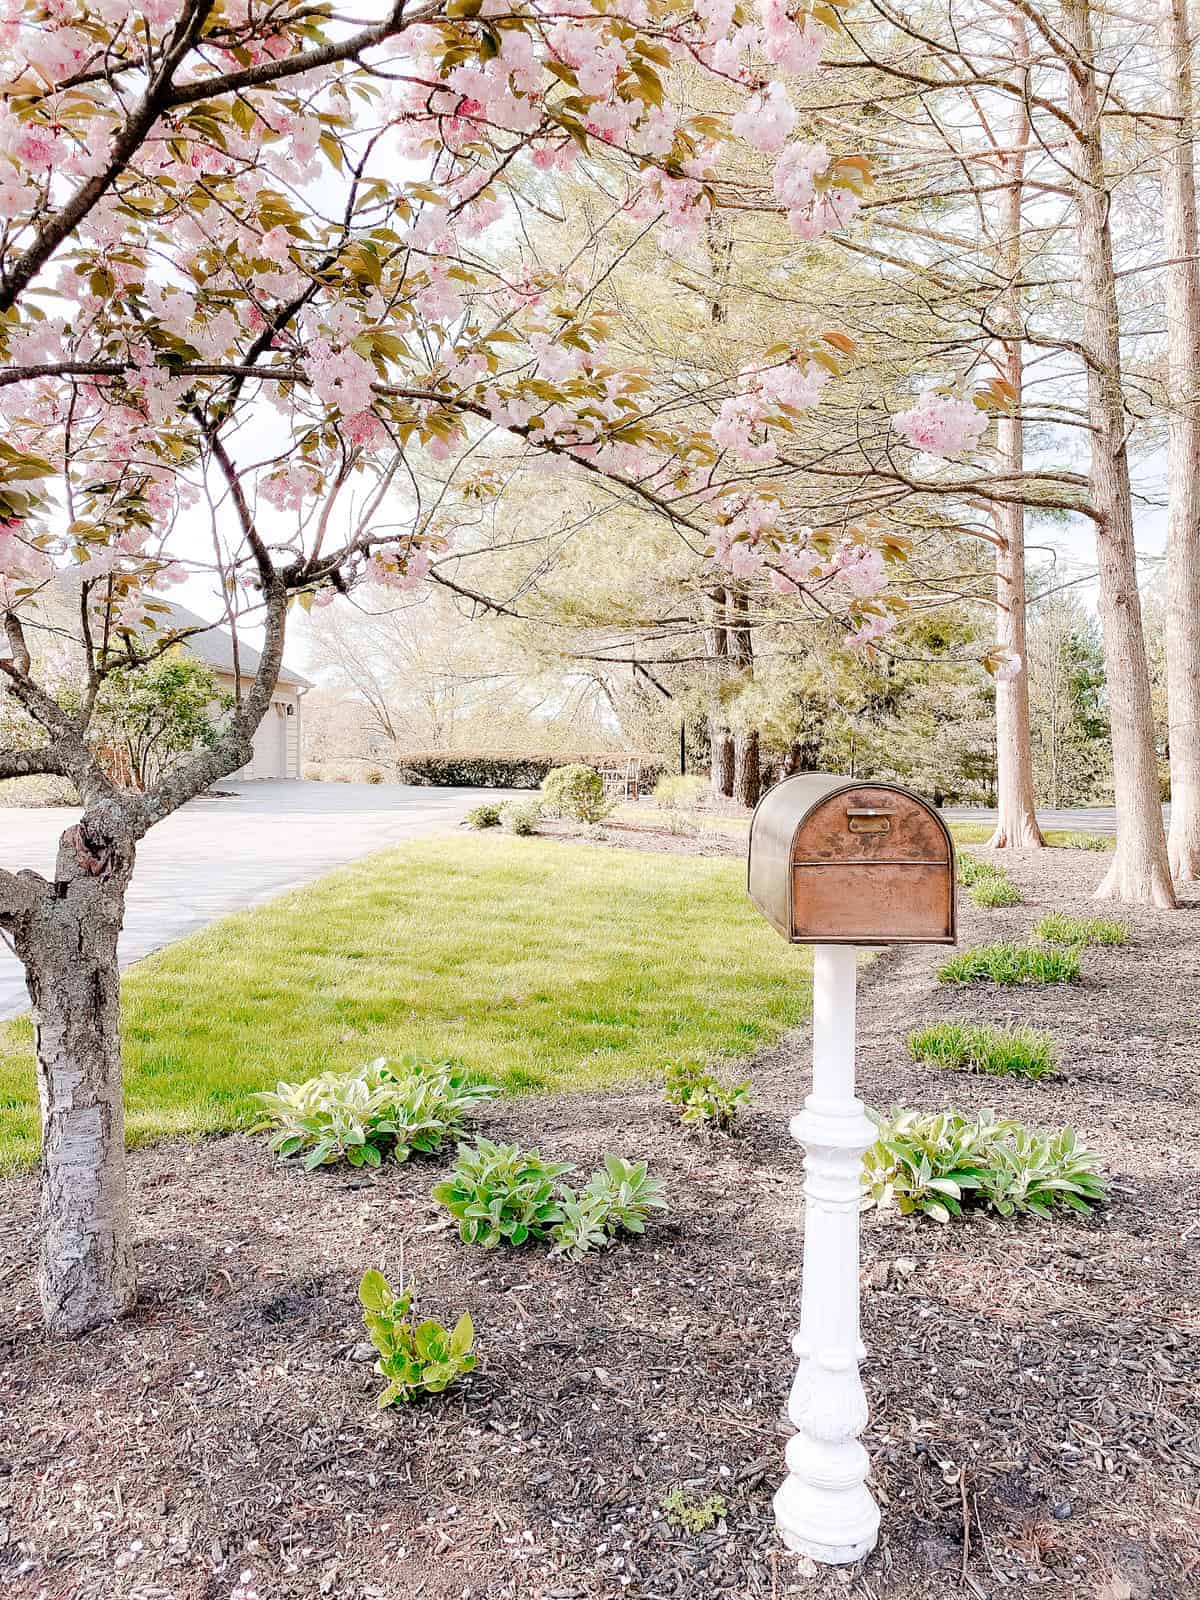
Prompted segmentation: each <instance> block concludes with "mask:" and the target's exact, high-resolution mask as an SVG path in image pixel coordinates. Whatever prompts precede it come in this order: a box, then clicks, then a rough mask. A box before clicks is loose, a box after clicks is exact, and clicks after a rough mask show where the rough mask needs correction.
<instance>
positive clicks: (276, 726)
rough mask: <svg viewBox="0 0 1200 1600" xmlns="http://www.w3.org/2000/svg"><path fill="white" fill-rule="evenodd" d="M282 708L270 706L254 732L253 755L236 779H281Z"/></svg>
mask: <svg viewBox="0 0 1200 1600" xmlns="http://www.w3.org/2000/svg"><path fill="white" fill-rule="evenodd" d="M282 710H283V707H282V706H279V705H272V706H270V707H269V708H268V710H267V714H266V716H265V717H264V718H263V719H262V721H261V722H260V723H259V725H258V727H257V728H256V729H255V730H254V754H253V756H251V758H250V760H249V761H248V762H247V764H246V765H245V766H244V767H243V768H242V769H241V771H240V772H237V773H235V774H234V776H235V777H238V778H282V777H283V776H284V756H283V734H284V727H285V724H284V719H283V717H282V715H281V714H280V713H281V712H282Z"/></svg>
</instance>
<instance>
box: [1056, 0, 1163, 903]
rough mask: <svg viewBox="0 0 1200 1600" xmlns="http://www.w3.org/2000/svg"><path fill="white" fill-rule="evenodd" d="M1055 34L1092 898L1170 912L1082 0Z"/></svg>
mask: <svg viewBox="0 0 1200 1600" xmlns="http://www.w3.org/2000/svg"><path fill="white" fill-rule="evenodd" d="M1062 16H1063V32H1064V34H1065V35H1066V37H1067V39H1068V41H1069V42H1070V44H1071V45H1072V46H1073V47H1074V55H1073V56H1072V57H1070V58H1068V59H1067V60H1066V61H1065V62H1064V69H1065V74H1066V79H1067V106H1068V110H1069V112H1070V114H1071V116H1072V118H1073V119H1074V121H1075V123H1076V126H1077V128H1078V129H1079V132H1078V135H1077V136H1076V138H1075V140H1074V141H1073V143H1074V150H1073V156H1074V161H1073V165H1074V166H1075V168H1076V172H1075V177H1076V207H1077V216H1078V224H1079V227H1078V245H1079V250H1078V255H1079V264H1080V265H1079V270H1080V286H1081V290H1082V299H1083V343H1084V345H1085V347H1086V349H1087V351H1088V355H1089V361H1088V373H1087V381H1088V413H1089V420H1090V422H1091V428H1092V432H1091V435H1090V438H1091V451H1092V461H1091V491H1092V499H1093V503H1094V505H1095V508H1096V511H1097V513H1098V514H1099V519H1100V520H1099V523H1098V525H1097V530H1096V555H1097V563H1098V566H1099V575H1100V596H1099V611H1100V623H1101V627H1102V628H1103V630H1104V657H1105V667H1106V671H1107V676H1108V690H1109V700H1110V704H1111V706H1112V747H1113V785H1114V788H1115V791H1116V802H1117V848H1116V851H1115V853H1114V855H1113V861H1112V866H1111V867H1110V868H1109V870H1108V872H1107V873H1106V874H1105V876H1104V880H1103V882H1102V883H1101V885H1100V887H1099V888H1098V889H1097V891H1096V895H1097V898H1099V899H1111V900H1127V901H1130V902H1132V903H1134V904H1138V905H1155V906H1164V907H1171V908H1173V907H1174V905H1175V891H1174V888H1173V887H1172V884H1171V869H1170V866H1169V865H1168V862H1167V841H1166V836H1165V834H1164V832H1163V825H1162V808H1161V803H1160V800H1159V792H1158V761H1157V758H1156V756H1155V749H1154V714H1153V709H1152V705H1151V699H1150V672H1149V668H1148V666H1147V663H1146V643H1145V638H1144V636H1143V633H1142V607H1141V600H1140V597H1139V595H1138V585H1137V558H1136V549H1135V545H1134V537H1133V504H1132V498H1131V495H1130V487H1129V457H1128V453H1127V451H1126V446H1125V438H1126V431H1127V430H1126V418H1125V411H1124V406H1123V403H1122V393H1121V348H1120V339H1119V325H1118V311H1117V290H1116V278H1115V275H1114V271H1113V253H1112V235H1111V233H1110V230H1109V195H1108V192H1107V185H1106V180H1105V171H1104V150H1103V146H1102V142H1101V128H1100V103H1099V95H1098V93H1097V88H1096V75H1095V69H1094V68H1093V67H1092V65H1091V63H1092V62H1093V60H1094V48H1093V40H1092V26H1091V13H1090V9H1089V0H1067V3H1066V4H1064V6H1063V12H1062Z"/></svg>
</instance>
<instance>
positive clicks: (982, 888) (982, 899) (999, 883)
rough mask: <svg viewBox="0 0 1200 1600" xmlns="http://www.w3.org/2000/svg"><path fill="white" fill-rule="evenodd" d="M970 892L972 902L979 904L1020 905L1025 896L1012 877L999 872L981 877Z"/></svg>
mask: <svg viewBox="0 0 1200 1600" xmlns="http://www.w3.org/2000/svg"><path fill="white" fill-rule="evenodd" d="M970 893H971V901H972V904H974V905H977V906H1019V905H1020V904H1021V901H1022V898H1023V896H1022V894H1021V891H1020V889H1018V888H1017V886H1016V884H1015V883H1014V882H1013V881H1012V879H1011V878H1002V877H1000V875H999V874H996V875H995V876H994V877H990V878H988V877H985V878H979V879H978V880H977V881H976V883H975V887H974V888H973V889H972V890H971V891H970Z"/></svg>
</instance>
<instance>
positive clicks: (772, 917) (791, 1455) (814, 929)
mask: <svg viewBox="0 0 1200 1600" xmlns="http://www.w3.org/2000/svg"><path fill="white" fill-rule="evenodd" d="M954 879H955V873H954V844H953V841H952V839H951V837H950V832H949V829H948V828H947V827H946V825H945V823H944V822H943V821H942V819H941V817H940V816H939V815H938V814H937V811H936V810H935V809H934V808H933V807H932V806H931V805H929V803H928V802H927V801H925V800H922V799H921V798H920V796H919V795H915V794H912V793H911V792H910V791H908V790H907V789H901V788H898V787H896V786H895V785H890V784H875V783H862V782H858V781H855V780H853V779H849V778H839V777H834V776H832V775H830V774H827V773H807V774H803V775H801V776H799V777H795V778H787V779H785V780H784V782H782V783H780V784H777V785H776V787H775V788H774V789H771V790H770V791H769V792H768V793H767V794H766V795H764V797H763V799H762V800H761V801H760V802H759V805H758V809H757V810H756V811H755V813H754V820H753V822H752V823H751V825H750V853H749V889H750V896H751V898H752V899H753V901H754V903H755V905H757V906H758V908H759V910H760V911H761V912H762V913H763V915H764V916H766V917H767V918H768V920H769V921H770V922H772V923H773V924H774V925H775V927H776V928H778V930H779V932H780V933H782V934H783V936H784V937H785V938H786V939H789V940H790V941H791V942H792V943H793V944H810V945H812V946H813V1070H812V1089H811V1092H810V1093H809V1095H808V1096H807V1098H806V1099H805V1101H804V1108H803V1110H802V1111H801V1112H800V1113H799V1115H798V1116H795V1117H793V1118H792V1122H791V1131H792V1135H793V1137H794V1138H795V1139H796V1140H797V1142H798V1143H799V1144H801V1145H802V1146H803V1147H804V1152H805V1155H804V1171H805V1180H804V1266H803V1272H802V1278H801V1291H800V1328H799V1331H798V1333H797V1334H796V1336H795V1338H794V1339H793V1341H792V1349H793V1350H794V1351H795V1353H796V1356H797V1358H798V1361H799V1366H798V1369H797V1372H796V1376H795V1380H794V1382H793V1383H792V1390H791V1397H790V1399H789V1401H788V1416H789V1418H790V1419H791V1421H792V1422H793V1423H794V1424H795V1427H796V1433H795V1436H794V1437H793V1438H792V1439H791V1440H790V1441H789V1443H788V1447H787V1452H786V1459H787V1468H788V1474H787V1477H786V1479H785V1480H784V1482H783V1484H782V1485H781V1486H780V1488H779V1490H778V1492H777V1493H776V1495H775V1520H776V1523H777V1524H778V1527H779V1532H780V1536H781V1537H782V1539H783V1541H784V1543H785V1544H786V1545H787V1546H788V1547H789V1549H792V1550H796V1551H801V1552H803V1553H804V1554H805V1555H808V1556H811V1557H812V1558H813V1560H815V1561H822V1562H827V1563H831V1564H840V1563H843V1562H847V1561H858V1560H860V1559H861V1558H862V1557H863V1556H865V1555H866V1554H867V1553H868V1552H869V1551H870V1550H872V1549H873V1548H874V1546H875V1541H876V1539H877V1538H878V1537H879V1507H878V1506H877V1505H876V1504H875V1501H874V1499H873V1497H872V1495H871V1492H870V1490H869V1489H868V1488H867V1484H866V1479H867V1473H868V1470H869V1466H870V1463H869V1461H868V1458H867V1452H866V1450H865V1449H864V1448H863V1446H862V1444H861V1442H860V1437H859V1436H860V1435H861V1433H862V1431H863V1429H864V1428H865V1427H866V1425H867V1397H866V1393H865V1391H864V1389H863V1385H862V1379H861V1377H860V1375H859V1363H860V1362H861V1361H862V1360H863V1358H864V1356H865V1355H866V1351H865V1350H864V1348H863V1345H862V1341H861V1338H860V1335H859V1272H858V1260H859V1217H860V1211H861V1203H862V1192H863V1184H862V1158H863V1155H864V1153H865V1152H866V1151H867V1150H868V1149H869V1148H870V1146H871V1145H872V1144H873V1143H874V1140H875V1129H874V1126H873V1125H872V1123H871V1121H870V1119H869V1118H868V1117H867V1115H866V1112H865V1110H864V1109H863V1103H862V1101H861V1100H860V1099H859V1098H858V1096H857V1095H856V1094H855V1089H854V1041H855V1020H856V1019H855V1008H856V992H857V956H858V947H861V946H864V945H883V944H953V943H955V939H956V926H955V919H956V906H955V888H954Z"/></svg>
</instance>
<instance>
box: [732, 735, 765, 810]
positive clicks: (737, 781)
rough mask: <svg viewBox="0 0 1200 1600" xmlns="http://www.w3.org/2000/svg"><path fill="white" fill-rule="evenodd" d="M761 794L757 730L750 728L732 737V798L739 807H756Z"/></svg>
mask: <svg viewBox="0 0 1200 1600" xmlns="http://www.w3.org/2000/svg"><path fill="white" fill-rule="evenodd" d="M761 793H762V767H761V766H760V764H759V752H758V730H757V728H750V729H748V730H746V731H744V732H741V733H735V734H734V736H733V798H734V799H735V800H736V801H737V803H738V804H739V805H742V806H756V805H757V804H758V801H759V796H760V795H761Z"/></svg>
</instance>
